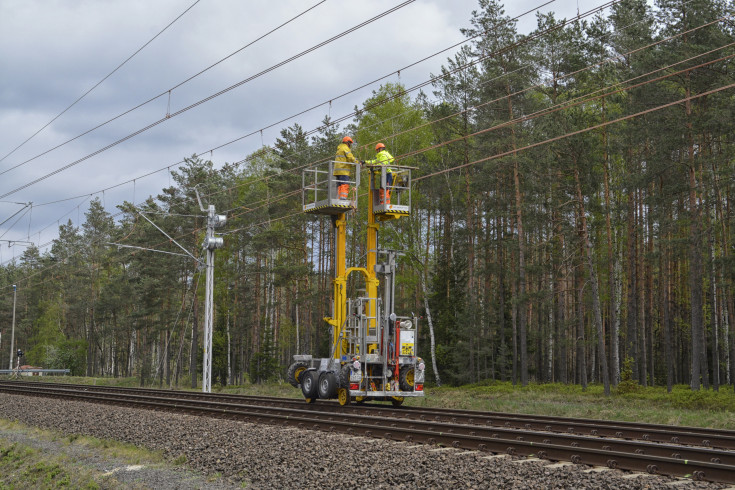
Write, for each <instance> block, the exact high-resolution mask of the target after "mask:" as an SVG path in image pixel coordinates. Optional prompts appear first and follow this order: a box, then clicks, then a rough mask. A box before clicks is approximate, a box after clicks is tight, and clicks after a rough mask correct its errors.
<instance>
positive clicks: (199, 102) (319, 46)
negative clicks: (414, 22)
mask: <svg viewBox="0 0 735 490" xmlns="http://www.w3.org/2000/svg"><path fill="white" fill-rule="evenodd" d="M415 1H416V0H406V1H405V2H403V3H401V4H399V5H397V6H395V7H393V8H390V9H388V10H386V11H385V12H382V13H380V14H378V15H376V16H375V17H372V18H371V19H368V20H366V21H364V22H362V23H360V24H358V25H357V26H355V27H353V28H351V29H348V30H346V31H343V32H341V33H340V34H337V35H336V36H332V37H331V38H329V39H327V40H326V41H322V42H321V43H319V44H316V45H314V46H312V47H310V48H308V49H306V50H304V51H302V52H300V53H299V54H296V55H294V56H291V57H290V58H288V59H286V60H284V61H281V62H280V63H276V64H275V65H273V66H271V67H269V68H266V69H265V70H262V71H260V72H259V73H256V74H255V75H252V76H250V77H248V78H246V79H244V80H240V81H239V82H237V83H235V84H233V85H230V86H229V87H227V88H225V89H223V90H220V91H219V92H216V93H214V94H212V95H210V96H208V97H205V98H203V99H201V100H198V101H197V102H194V103H193V104H190V105H188V106H186V107H184V108H183V109H179V110H178V111H176V112H172V113H171V114H166V116H165V117H163V118H161V119H159V120H158V121H155V122H152V123H151V124H149V125H147V126H145V127H143V128H141V129H139V130H137V131H135V132H133V133H130V134H128V135H127V136H125V137H123V138H120V139H119V140H117V141H114V142H112V143H110V144H109V145H107V146H105V147H103V148H100V149H99V150H97V151H94V152H92V153H90V154H88V155H86V156H84V157H82V158H79V159H77V160H75V161H73V162H71V163H69V164H67V165H64V166H63V167H60V168H58V169H56V170H54V171H53V172H49V173H47V174H45V175H43V176H41V177H39V178H37V179H35V180H33V181H31V182H29V183H27V184H24V185H22V186H20V187H17V188H15V189H13V190H12V191H8V192H6V193H5V194H3V195H0V199H3V198H5V197H7V196H10V195H12V194H15V193H16V192H18V191H21V190H23V189H25V188H27V187H30V186H32V185H34V184H37V183H39V182H41V181H43V180H46V179H47V178H49V177H53V176H54V175H56V174H58V173H60V172H63V171H64V170H67V169H69V168H71V167H73V166H75V165H78V164H80V163H82V162H84V161H85V160H88V159H90V158H92V157H94V156H96V155H99V154H100V153H102V152H104V151H107V150H109V149H110V148H113V147H115V146H117V145H119V144H120V143H124V142H125V141H127V140H129V139H131V138H134V137H135V136H138V135H139V134H142V133H144V132H146V131H148V130H149V129H151V128H154V127H156V126H158V125H159V124H161V123H164V122H166V121H168V120H169V119H171V118H174V117H176V116H179V115H181V114H183V113H184V112H187V111H189V110H191V109H193V108H195V107H198V106H200V105H201V104H204V103H206V102H209V101H210V100H212V99H214V98H216V97H219V96H220V95H223V94H225V93H227V92H230V91H231V90H234V89H236V88H238V87H240V86H242V85H244V84H246V83H248V82H251V81H253V80H255V79H256V78H259V77H261V76H263V75H265V74H268V73H270V72H271V71H273V70H276V69H278V68H280V67H282V66H284V65H286V64H288V63H291V62H292V61H295V60H297V59H299V58H301V57H303V56H305V55H307V54H309V53H311V52H313V51H316V50H317V49H320V48H322V47H324V46H326V45H328V44H330V43H332V42H334V41H336V40H337V39H340V38H342V37H344V36H346V35H348V34H350V33H351V32H353V31H355V30H357V29H361V28H362V27H365V26H366V25H369V24H371V23H373V22H375V21H377V20H379V19H381V18H383V17H385V16H386V15H389V14H391V13H393V12H395V11H396V10H399V9H400V8H402V7H405V6H406V5H408V4H411V3H413V2H415ZM14 168H15V167H14ZM2 173H4V172H2ZM2 173H0V175H2Z"/></svg>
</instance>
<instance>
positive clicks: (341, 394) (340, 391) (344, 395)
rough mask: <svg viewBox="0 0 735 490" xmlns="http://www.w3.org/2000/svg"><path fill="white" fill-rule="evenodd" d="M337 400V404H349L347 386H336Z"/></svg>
mask: <svg viewBox="0 0 735 490" xmlns="http://www.w3.org/2000/svg"><path fill="white" fill-rule="evenodd" d="M337 400H338V401H339V404H340V405H342V406H343V407H344V406H347V405H349V404H350V390H348V389H347V388H337Z"/></svg>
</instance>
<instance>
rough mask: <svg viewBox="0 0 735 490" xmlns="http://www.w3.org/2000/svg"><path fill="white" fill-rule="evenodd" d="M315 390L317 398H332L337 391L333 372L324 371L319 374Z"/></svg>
mask: <svg viewBox="0 0 735 490" xmlns="http://www.w3.org/2000/svg"><path fill="white" fill-rule="evenodd" d="M317 390H318V392H319V398H325V399H326V398H334V395H335V394H336V393H337V378H335V376H334V373H328V372H324V373H322V374H320V375H319V385H318V387H317Z"/></svg>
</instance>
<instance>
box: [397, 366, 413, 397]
mask: <svg viewBox="0 0 735 490" xmlns="http://www.w3.org/2000/svg"><path fill="white" fill-rule="evenodd" d="M414 372H415V371H414V368H413V366H403V367H402V368H401V372H400V373H399V374H398V385H399V386H400V388H401V391H413V386H414Z"/></svg>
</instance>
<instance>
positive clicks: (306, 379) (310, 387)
mask: <svg viewBox="0 0 735 490" xmlns="http://www.w3.org/2000/svg"><path fill="white" fill-rule="evenodd" d="M316 376H317V372H316V371H306V372H305V373H304V374H302V375H301V393H303V394H304V398H306V399H307V400H308V399H314V398H316V396H317V378H316Z"/></svg>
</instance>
